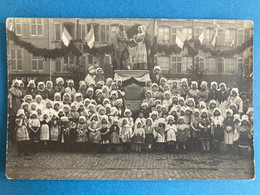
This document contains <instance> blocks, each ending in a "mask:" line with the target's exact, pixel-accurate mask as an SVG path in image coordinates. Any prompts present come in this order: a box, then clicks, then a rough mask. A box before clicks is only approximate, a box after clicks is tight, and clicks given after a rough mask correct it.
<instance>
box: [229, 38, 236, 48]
mask: <svg viewBox="0 0 260 195" xmlns="http://www.w3.org/2000/svg"><path fill="white" fill-rule="evenodd" d="M234 45H235V40H234V39H233V40H232V42H231V45H230V46H231V47H233V46H234Z"/></svg>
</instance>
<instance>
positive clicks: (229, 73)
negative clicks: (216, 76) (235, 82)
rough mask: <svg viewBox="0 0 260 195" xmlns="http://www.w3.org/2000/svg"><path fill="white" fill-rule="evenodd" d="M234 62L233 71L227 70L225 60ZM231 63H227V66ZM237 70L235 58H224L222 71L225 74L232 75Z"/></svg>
mask: <svg viewBox="0 0 260 195" xmlns="http://www.w3.org/2000/svg"><path fill="white" fill-rule="evenodd" d="M232 60H233V62H234V63H235V64H234V72H227V62H228V61H230V62H231V61H232ZM230 65H231V63H230V64H229V66H230ZM236 72H237V60H236V59H235V58H225V59H224V73H225V74H227V75H234V74H235V73H236Z"/></svg>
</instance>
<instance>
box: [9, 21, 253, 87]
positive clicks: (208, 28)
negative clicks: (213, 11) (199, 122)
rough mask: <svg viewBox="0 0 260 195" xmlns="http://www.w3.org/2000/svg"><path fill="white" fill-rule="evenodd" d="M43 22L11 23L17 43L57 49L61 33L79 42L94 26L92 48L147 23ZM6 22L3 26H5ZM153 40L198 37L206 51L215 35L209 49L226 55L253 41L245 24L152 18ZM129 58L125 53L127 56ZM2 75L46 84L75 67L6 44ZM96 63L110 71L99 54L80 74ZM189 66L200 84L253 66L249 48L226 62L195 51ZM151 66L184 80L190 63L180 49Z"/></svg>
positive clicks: (88, 58) (69, 60) (70, 59)
mask: <svg viewBox="0 0 260 195" xmlns="http://www.w3.org/2000/svg"><path fill="white" fill-rule="evenodd" d="M78 20H79V21H78V24H79V26H77V19H64V18H63V19H56V18H55V19H54V18H53V19H47V18H37V19H35V18H16V19H15V32H16V34H17V35H18V36H20V37H21V39H23V40H25V41H29V42H31V43H32V44H34V45H35V46H37V47H40V48H49V49H53V48H59V47H61V44H62V41H61V36H62V32H63V28H64V27H66V29H67V30H68V31H69V33H70V34H71V36H72V37H73V39H76V38H77V39H82V40H83V39H84V37H85V36H86V34H87V32H88V31H89V30H90V26H91V24H94V34H95V47H100V46H105V45H107V44H111V37H112V36H113V34H114V33H116V31H117V30H118V24H119V23H124V24H125V25H126V29H128V28H129V27H130V26H132V25H134V24H142V25H145V26H146V27H148V25H149V23H150V21H151V20H150V19H78ZM8 22H10V20H8V21H7V25H8ZM157 25H158V26H157V32H158V37H157V41H158V43H159V44H165V45H167V44H174V43H175V41H176V33H177V30H179V31H180V32H181V33H182V35H183V36H184V37H185V39H187V40H188V39H191V38H192V37H194V38H198V37H199V36H200V35H201V33H202V32H203V33H204V40H203V44H205V45H207V46H209V47H212V48H213V46H212V40H213V38H214V36H215V34H216V33H217V40H216V45H215V46H214V48H215V49H219V50H228V49H232V48H235V47H236V46H238V45H241V44H243V43H244V42H245V41H247V40H248V39H250V37H252V36H253V24H252V23H251V22H250V21H235V20H232V21H231V20H215V21H213V20H186V19H185V20H181V19H180V20H172V19H158V21H157ZM130 53H131V52H130ZM8 54H9V55H8V61H9V64H8V70H9V74H10V78H12V77H17V76H19V77H22V78H23V79H25V80H29V79H31V78H32V77H33V78H34V79H37V78H38V79H41V80H48V79H49V78H55V77H57V76H64V77H69V68H70V67H71V66H73V65H75V63H76V58H75V57H74V56H67V57H64V58H59V59H56V60H44V59H43V58H41V57H34V56H33V55H31V54H30V53H29V52H28V51H26V50H24V49H22V48H20V47H18V46H14V45H13V44H12V42H11V41H8ZM94 60H97V61H98V62H99V64H100V66H101V67H103V68H104V70H105V73H106V72H109V71H110V72H111V57H110V56H109V54H105V55H96V56H93V55H90V54H84V55H83V56H82V57H80V60H79V62H80V63H81V65H83V66H85V67H86V69H87V68H88V67H89V66H90V65H92V64H93V62H94ZM194 60H195V61H194V63H195V64H197V65H198V66H199V67H201V68H202V69H204V70H205V75H204V78H203V79H204V80H207V81H213V80H216V81H219V82H220V81H223V82H227V83H231V82H235V81H234V77H233V76H234V75H237V74H239V72H241V69H242V68H243V69H244V68H247V69H250V67H252V65H253V48H252V47H250V48H248V49H247V50H246V51H245V52H244V53H242V54H237V55H235V56H233V57H230V58H215V57H212V56H211V55H210V54H208V53H203V52H201V51H200V52H199V54H198V55H197V56H195V59H194ZM155 62H156V63H157V64H158V65H159V66H160V67H161V69H162V72H163V74H164V75H165V77H169V78H182V77H189V74H188V69H189V68H190V67H191V66H192V64H193V59H192V57H190V56H189V55H188V54H187V50H186V49H184V50H182V51H181V53H179V54H171V55H165V54H163V53H158V54H157V55H156V56H155Z"/></svg>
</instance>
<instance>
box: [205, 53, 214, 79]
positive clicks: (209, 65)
mask: <svg viewBox="0 0 260 195" xmlns="http://www.w3.org/2000/svg"><path fill="white" fill-rule="evenodd" d="M213 61H214V64H213V63H212V62H213ZM208 62H209V63H208ZM212 64H213V65H214V67H213V69H212V70H211V66H212ZM204 69H208V70H207V71H206V74H213V75H214V74H216V59H215V58H212V57H211V58H205V60H204Z"/></svg>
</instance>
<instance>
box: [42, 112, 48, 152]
mask: <svg viewBox="0 0 260 195" xmlns="http://www.w3.org/2000/svg"><path fill="white" fill-rule="evenodd" d="M42 115H43V120H42V121H41V129H40V142H41V150H46V149H47V145H48V142H49V140H50V127H49V121H48V118H49V115H48V113H47V112H43V114H42Z"/></svg>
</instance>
